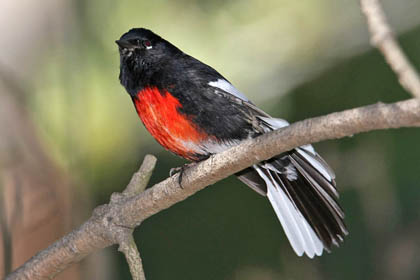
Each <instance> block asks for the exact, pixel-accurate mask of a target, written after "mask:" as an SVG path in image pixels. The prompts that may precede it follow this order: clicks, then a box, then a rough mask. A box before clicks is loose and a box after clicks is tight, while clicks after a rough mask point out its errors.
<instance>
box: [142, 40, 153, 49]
mask: <svg viewBox="0 0 420 280" xmlns="http://www.w3.org/2000/svg"><path fill="white" fill-rule="evenodd" d="M143 46H144V47H145V48H146V49H148V50H150V49H151V48H152V42H150V41H149V40H145V41H143Z"/></svg>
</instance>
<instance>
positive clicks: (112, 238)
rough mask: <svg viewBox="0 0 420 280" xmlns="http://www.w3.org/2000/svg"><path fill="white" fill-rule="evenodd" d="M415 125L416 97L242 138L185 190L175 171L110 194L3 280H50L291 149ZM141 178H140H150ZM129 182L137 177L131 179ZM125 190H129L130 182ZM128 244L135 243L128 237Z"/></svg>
mask: <svg viewBox="0 0 420 280" xmlns="http://www.w3.org/2000/svg"><path fill="white" fill-rule="evenodd" d="M414 126H420V101H418V100H417V99H410V100H406V101H401V102H397V103H393V104H388V105H386V104H383V103H378V104H375V105H370V106H365V107H360V108H356V109H351V110H346V111H343V112H339V113H332V114H329V115H326V116H322V117H316V118H312V119H307V120H304V121H300V122H297V123H294V124H292V125H290V126H288V127H285V128H282V129H279V130H276V131H273V132H270V133H267V134H264V135H262V136H260V137H257V138H254V139H250V140H246V141H244V142H242V143H241V144H240V145H238V146H236V147H233V148H231V149H229V150H227V151H225V152H222V153H220V154H216V155H214V156H212V157H210V158H209V159H208V160H205V161H203V162H201V163H199V164H196V165H195V166H193V167H191V168H189V169H187V170H185V172H184V175H183V182H182V186H183V188H180V186H179V184H178V176H179V175H178V174H176V175H174V176H172V177H170V178H168V179H166V180H164V181H162V182H160V183H158V184H156V185H155V186H153V187H152V188H149V189H147V190H146V191H144V192H142V193H140V194H136V195H134V196H133V195H131V196H126V195H124V193H123V194H119V195H113V196H112V197H111V202H110V203H109V204H107V205H103V206H100V207H97V208H96V209H95V210H94V213H93V215H92V217H91V218H90V219H89V220H88V221H87V222H85V223H84V224H82V225H81V226H80V227H79V228H78V229H76V230H74V231H73V232H71V233H69V234H68V235H66V236H64V237H63V238H62V239H60V240H58V241H57V242H55V243H54V244H52V245H51V246H49V247H48V248H47V249H45V250H43V251H41V252H40V253H38V254H37V255H36V256H34V257H32V258H31V259H30V260H29V261H27V262H26V263H25V264H24V265H22V266H21V267H20V268H19V269H17V270H16V271H15V272H13V273H12V274H10V275H9V276H8V277H7V278H6V279H7V280H12V279H31V280H37V279H51V278H52V277H53V276H54V275H56V274H57V273H59V272H60V271H62V270H64V269H65V268H67V267H69V266H70V265H71V264H73V263H75V262H78V261H80V260H81V259H83V258H84V257H85V256H86V255H88V254H90V253H92V252H94V251H96V250H98V249H100V248H104V247H107V246H110V245H112V244H118V243H120V242H121V239H120V238H121V236H124V235H121V231H126V232H125V233H124V234H127V232H128V233H129V234H130V236H131V232H132V229H133V228H134V227H136V226H138V225H140V223H141V222H142V221H143V220H145V219H146V218H148V217H150V216H152V215H154V214H156V213H158V212H160V211H162V210H164V209H166V208H168V207H170V206H172V205H173V204H175V203H177V202H179V201H182V200H184V199H185V198H187V197H189V196H191V195H192V194H194V193H195V192H197V191H199V190H201V189H203V188H205V187H206V186H208V185H210V184H214V183H216V182H217V181H219V180H221V179H223V178H226V177H228V176H230V175H232V174H234V173H236V172H238V171H240V170H242V169H244V168H246V167H248V166H251V165H252V164H255V163H257V162H260V161H262V160H266V159H269V158H271V157H273V156H275V155H278V154H280V153H282V152H285V151H288V150H291V149H293V148H294V147H298V146H301V145H304V144H309V143H314V142H319V141H323V140H327V139H337V138H342V137H346V136H351V135H353V134H356V133H361V132H367V131H372V130H379V129H389V128H399V127H414ZM151 169H153V168H151ZM141 170H142V168H140V171H141ZM140 171H139V172H140ZM142 176H143V175H141V176H140V177H138V178H149V177H148V176H145V177H142ZM134 177H136V175H134ZM136 178H137V177H136ZM145 180H146V179H145ZM131 182H138V180H137V179H134V178H133V179H132V180H131ZM130 184H131V183H130ZM136 184H137V183H136ZM142 184H143V185H145V184H147V183H142ZM127 189H133V188H132V187H130V186H129V187H127ZM134 189H136V188H134ZM125 236H127V235H125ZM127 242H128V243H131V244H133V243H132V240H128V241H127ZM120 245H121V243H120ZM126 245H127V244H125V243H123V245H122V246H121V250H122V251H123V252H128V253H126V255H127V254H128V255H131V253H130V252H132V249H133V248H131V249H125V248H124V246H126ZM135 259H136V260H137V264H136V261H134V262H132V263H131V264H130V266H131V269H132V271H133V270H134V269H136V268H137V265H139V264H140V263H141V262H140V258H139V255H138V256H136V257H135ZM133 265H134V267H132V266H133ZM139 277H141V276H139ZM137 279H143V278H137Z"/></svg>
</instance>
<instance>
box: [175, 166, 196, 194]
mask: <svg viewBox="0 0 420 280" xmlns="http://www.w3.org/2000/svg"><path fill="white" fill-rule="evenodd" d="M193 165H195V163H194V162H191V163H186V164H184V165H182V166H180V167H173V168H171V170H169V176H171V177H172V176H173V175H175V174H177V173H178V174H179V175H178V184H179V186H180V188H181V189H183V188H184V187H183V186H182V176H183V175H184V172H185V170H186V169H188V168H189V167H191V166H193Z"/></svg>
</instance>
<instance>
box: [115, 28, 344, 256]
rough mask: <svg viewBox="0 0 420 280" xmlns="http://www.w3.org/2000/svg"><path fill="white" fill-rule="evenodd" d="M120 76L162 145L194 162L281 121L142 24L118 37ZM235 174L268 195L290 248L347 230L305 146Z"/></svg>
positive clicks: (319, 164)
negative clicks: (140, 26)
mask: <svg viewBox="0 0 420 280" xmlns="http://www.w3.org/2000/svg"><path fill="white" fill-rule="evenodd" d="M116 43H117V44H118V46H119V52H120V63H121V65H120V76H119V78H120V82H121V84H122V85H123V86H124V87H125V89H126V90H127V92H128V93H129V94H130V96H131V98H132V100H133V103H134V106H135V108H136V111H137V113H138V115H139V117H140V119H141V120H142V122H143V124H144V125H145V127H146V128H147V130H148V131H149V132H150V133H151V134H152V135H153V137H154V138H155V139H156V140H157V141H158V142H159V143H160V144H161V145H162V146H163V147H165V148H166V149H167V150H169V151H171V152H173V153H175V154H177V155H179V156H181V157H183V158H186V159H188V160H191V161H194V162H198V161H201V160H204V159H207V158H208V157H210V156H211V155H212V154H216V153H219V152H221V151H224V150H226V149H228V148H230V147H232V146H234V145H237V144H238V143H239V142H241V141H242V140H244V139H248V138H253V137H257V136H259V135H261V134H263V133H266V132H269V131H272V130H275V129H278V128H281V127H284V126H287V125H288V122H287V121H285V120H282V119H277V118H272V117H271V116H269V115H268V114H267V113H265V112H264V111H262V110H261V109H259V108H258V107H256V106H255V105H254V104H253V103H252V102H251V101H250V100H249V99H248V98H247V97H246V96H245V95H244V94H243V93H241V92H240V91H239V90H237V89H236V88H235V87H234V86H233V85H232V84H231V83H230V82H229V81H228V80H227V79H225V78H224V77H223V76H222V75H221V74H219V73H218V72H217V71H216V70H214V69H213V68H211V67H210V66H208V65H206V64H204V63H202V62H200V61H199V60H197V59H195V58H193V57H191V56H189V55H187V54H185V53H183V52H182V51H181V50H180V49H178V48H177V47H175V46H174V45H172V44H171V43H169V42H168V41H166V40H165V39H163V38H161V37H160V36H158V35H156V34H155V33H153V32H152V31H150V30H148V29H144V28H134V29H131V30H130V31H128V32H127V33H125V34H123V35H122V36H121V38H120V39H119V40H117V41H116ZM236 176H237V177H238V178H239V179H240V180H241V181H242V182H244V183H245V184H247V185H248V186H249V187H251V188H252V189H253V190H255V191H256V192H257V193H259V194H261V195H263V196H267V197H268V200H269V201H270V203H271V205H272V206H273V208H274V211H275V213H276V214H277V216H278V218H279V220H280V222H281V224H282V226H283V229H284V231H285V233H286V235H287V238H288V239H289V241H290V244H291V245H292V247H293V249H294V251H295V252H296V254H298V255H299V256H301V255H303V253H305V254H306V255H307V256H309V257H310V258H312V257H314V256H315V255H318V256H320V255H321V254H322V251H323V250H324V249H325V250H326V251H328V252H329V251H330V250H331V247H332V245H333V244H334V245H336V246H339V244H340V242H342V241H343V238H344V236H345V235H347V234H348V232H347V229H346V226H345V224H344V222H343V219H344V213H343V210H342V209H341V207H340V206H339V205H338V203H337V199H338V192H337V190H336V184H335V180H334V179H335V175H334V172H333V171H332V170H331V168H330V167H329V166H328V165H327V163H326V162H325V161H324V160H323V159H322V158H321V157H320V156H319V155H318V154H317V153H316V152H315V150H314V148H313V147H312V146H311V145H305V146H301V147H298V148H296V149H293V150H291V151H288V152H286V153H282V154H280V155H277V156H275V157H273V158H271V159H270V160H266V161H263V162H260V163H258V164H255V165H253V166H252V167H249V168H247V169H245V170H243V171H241V172H239V173H237V174H236Z"/></svg>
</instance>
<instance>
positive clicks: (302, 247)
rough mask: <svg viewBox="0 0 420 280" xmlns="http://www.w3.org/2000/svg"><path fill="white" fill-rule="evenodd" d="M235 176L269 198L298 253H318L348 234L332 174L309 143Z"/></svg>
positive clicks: (337, 243)
mask: <svg viewBox="0 0 420 280" xmlns="http://www.w3.org/2000/svg"><path fill="white" fill-rule="evenodd" d="M237 176H238V178H239V179H240V180H241V181H242V182H244V183H245V184H247V185H248V186H250V187H251V188H252V189H254V190H255V191H257V192H258V193H260V194H262V195H266V196H267V197H268V199H269V201H270V202H271V205H272V206H273V208H274V211H275V212H276V214H277V216H278V218H279V220H280V222H281V224H282V226H283V229H284V231H285V233H286V235H287V237H288V239H289V241H290V243H291V245H292V247H293V249H294V250H295V252H296V254H298V255H299V256H301V255H303V253H306V255H308V256H309V257H310V258H312V257H314V255H318V256H320V255H321V254H322V251H323V249H325V250H327V251H330V250H331V248H332V245H333V244H334V245H336V246H339V244H340V242H342V241H343V239H344V236H346V235H347V234H348V231H347V229H346V226H345V224H344V222H343V219H344V213H343V210H342V209H341V207H340V206H339V205H338V203H337V198H338V192H337V190H336V187H335V180H334V179H335V175H334V173H333V171H332V170H331V169H330V168H329V166H328V165H327V164H326V163H325V161H324V160H323V159H322V158H321V157H320V156H319V155H318V154H317V153H316V152H315V150H314V149H313V148H312V146H310V145H307V146H303V147H300V148H297V149H295V150H293V151H290V152H288V153H285V154H282V155H279V156H277V157H274V158H272V159H270V160H268V161H264V162H261V163H259V164H257V165H254V166H253V167H250V168H247V169H245V170H243V171H241V172H239V173H238V174H237Z"/></svg>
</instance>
